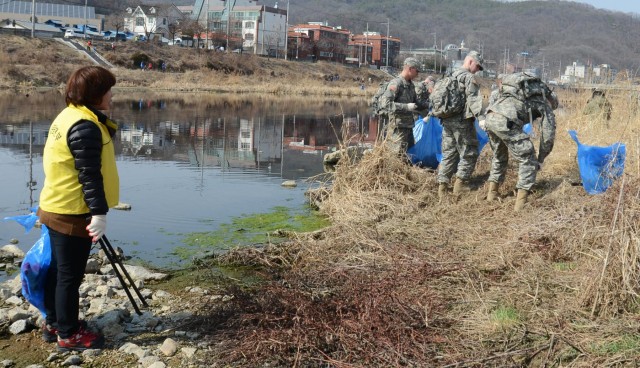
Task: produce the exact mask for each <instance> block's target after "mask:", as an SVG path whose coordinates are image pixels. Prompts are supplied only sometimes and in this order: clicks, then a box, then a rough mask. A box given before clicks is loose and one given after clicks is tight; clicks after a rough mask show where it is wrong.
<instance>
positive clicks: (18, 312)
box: [9, 308, 31, 323]
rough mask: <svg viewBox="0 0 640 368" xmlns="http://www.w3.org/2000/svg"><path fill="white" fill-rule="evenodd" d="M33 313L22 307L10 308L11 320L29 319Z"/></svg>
mask: <svg viewBox="0 0 640 368" xmlns="http://www.w3.org/2000/svg"><path fill="white" fill-rule="evenodd" d="M30 316H31V314H30V313H29V312H28V311H26V310H24V309H22V308H13V309H10V310H9V321H11V322H12V323H13V322H16V321H19V320H21V319H27V318H29V317H30Z"/></svg>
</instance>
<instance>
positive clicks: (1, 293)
mask: <svg viewBox="0 0 640 368" xmlns="http://www.w3.org/2000/svg"><path fill="white" fill-rule="evenodd" d="M12 295H13V293H12V292H11V290H9V288H6V287H2V288H0V300H7V299H9V298H10V297H11V296H12Z"/></svg>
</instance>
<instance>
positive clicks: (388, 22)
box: [386, 18, 389, 71]
mask: <svg viewBox="0 0 640 368" xmlns="http://www.w3.org/2000/svg"><path fill="white" fill-rule="evenodd" d="M386 64H387V71H388V70H389V18H387V62H386Z"/></svg>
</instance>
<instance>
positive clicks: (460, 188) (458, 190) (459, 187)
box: [453, 178, 471, 195]
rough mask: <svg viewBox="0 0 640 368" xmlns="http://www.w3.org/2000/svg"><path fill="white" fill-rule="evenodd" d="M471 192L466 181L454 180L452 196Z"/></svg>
mask: <svg viewBox="0 0 640 368" xmlns="http://www.w3.org/2000/svg"><path fill="white" fill-rule="evenodd" d="M470 191H471V185H469V181H468V180H462V179H460V178H456V182H455V184H453V194H455V195H460V194H462V193H467V192H470Z"/></svg>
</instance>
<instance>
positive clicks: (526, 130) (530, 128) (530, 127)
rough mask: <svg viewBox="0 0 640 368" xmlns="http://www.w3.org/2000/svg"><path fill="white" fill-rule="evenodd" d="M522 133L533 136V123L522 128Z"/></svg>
mask: <svg viewBox="0 0 640 368" xmlns="http://www.w3.org/2000/svg"><path fill="white" fill-rule="evenodd" d="M522 131H523V132H524V134H529V135H530V134H531V132H532V131H533V125H531V123H526V124H525V125H524V126H523V127H522Z"/></svg>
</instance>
